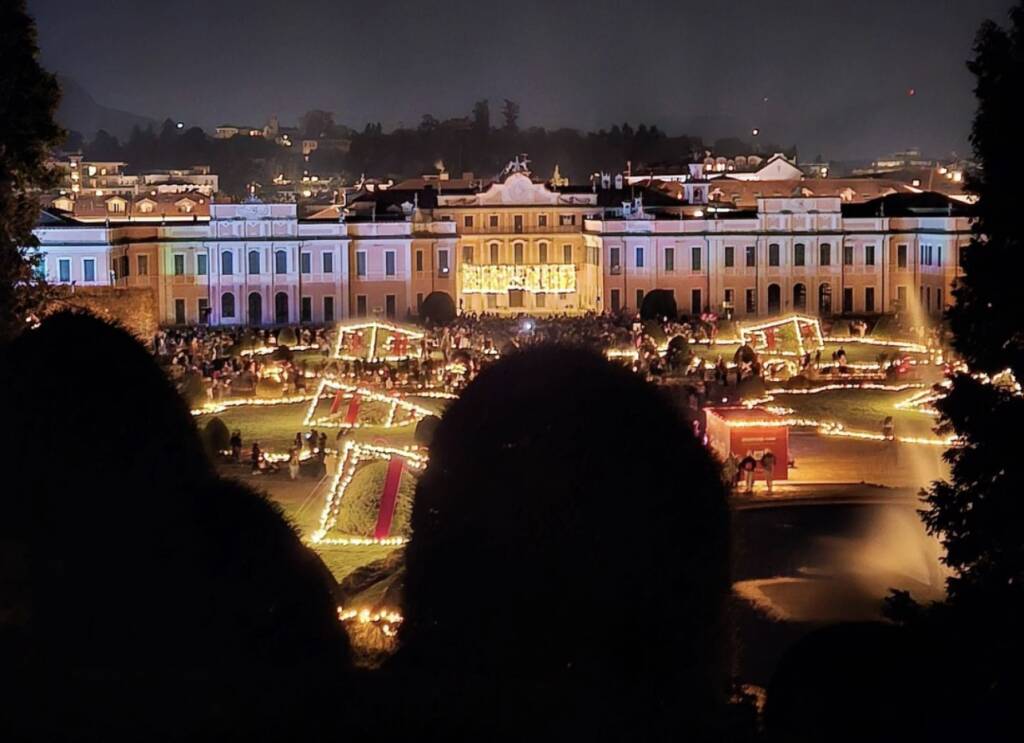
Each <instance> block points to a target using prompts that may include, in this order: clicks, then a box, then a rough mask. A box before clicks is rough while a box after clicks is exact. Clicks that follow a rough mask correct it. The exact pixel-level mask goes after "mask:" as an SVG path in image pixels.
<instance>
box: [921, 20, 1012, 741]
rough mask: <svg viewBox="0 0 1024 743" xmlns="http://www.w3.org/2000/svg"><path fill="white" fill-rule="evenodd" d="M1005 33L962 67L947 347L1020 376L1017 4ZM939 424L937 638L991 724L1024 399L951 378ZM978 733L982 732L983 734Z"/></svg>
mask: <svg viewBox="0 0 1024 743" xmlns="http://www.w3.org/2000/svg"><path fill="white" fill-rule="evenodd" d="M1010 21H1011V23H1010V26H1009V28H1002V27H1000V26H998V25H996V24H995V23H993V22H986V23H985V24H984V25H983V26H982V28H981V30H980V31H979V33H978V36H977V40H976V44H975V54H974V58H973V59H972V60H971V62H970V63H969V68H970V70H971V72H972V73H973V74H974V76H975V78H976V81H977V84H976V89H975V92H976V94H977V99H978V108H977V113H976V115H975V119H974V126H973V130H972V135H971V140H972V143H973V145H974V150H975V154H976V157H977V160H978V162H979V164H980V167H979V168H978V170H977V171H976V172H973V173H971V174H970V178H969V187H970V189H971V190H972V191H973V192H974V193H975V194H977V196H978V199H979V200H978V203H977V205H976V221H975V224H974V230H975V234H974V238H973V240H972V241H971V244H970V245H969V246H968V247H967V248H966V249H965V252H964V255H963V268H964V276H963V278H962V279H961V280H960V281H959V283H958V286H957V287H956V288H955V290H954V296H955V297H956V304H955V305H954V306H953V307H952V308H951V309H950V310H949V312H948V319H949V322H950V324H951V327H952V329H953V332H954V345H955V347H956V349H957V351H958V352H959V353H960V354H961V355H962V356H963V358H964V359H965V360H966V361H967V363H968V365H969V366H970V368H971V370H972V372H975V373H984V374H988V375H996V374H998V373H999V372H1003V371H1005V370H1007V369H1008V370H1010V371H1012V373H1013V374H1014V375H1015V377H1016V379H1017V380H1020V379H1024V376H1022V375H1024V322H1022V318H1024V301H1022V298H1021V293H1020V288H1019V281H1020V276H1021V275H1022V272H1024V212H1022V211H1021V209H1020V205H1019V200H1020V186H1019V178H1020V175H1019V174H1020V170H1021V166H1024V152H1022V151H1021V150H1020V148H1019V147H1018V146H1017V142H1016V140H1017V129H1018V118H1017V116H1016V100H1017V98H1018V97H1019V94H1020V91H1021V89H1022V87H1024V3H1019V4H1018V5H1017V6H1016V7H1015V8H1014V9H1013V10H1012V11H1011V15H1010ZM937 407H938V409H939V412H940V413H941V415H942V419H941V420H942V426H943V427H944V428H945V429H946V430H951V431H952V432H955V434H956V435H957V436H958V437H959V445H958V446H956V447H954V448H952V449H950V450H949V451H948V452H947V453H946V459H947V461H948V462H949V464H950V466H951V476H950V478H949V480H947V481H942V482H936V483H934V484H933V485H932V486H931V488H930V489H929V490H928V491H926V493H925V499H926V502H927V509H926V511H925V513H924V520H925V523H926V525H927V527H928V529H929V531H930V532H931V533H933V534H935V535H937V536H938V537H939V538H940V539H941V540H942V543H943V545H944V547H945V549H946V557H945V560H946V563H947V564H948V565H949V566H950V567H951V568H952V569H953V570H954V575H953V577H951V578H950V579H949V581H948V600H947V603H946V605H945V606H943V607H937V608H936V609H935V610H934V611H933V612H932V613H931V614H930V615H927V616H929V618H930V619H931V620H932V621H933V622H934V624H933V625H932V626H931V627H930V628H929V629H928V631H930V632H933V633H934V634H935V637H936V638H937V639H938V641H939V642H942V643H944V644H946V645H949V646H952V647H955V648H957V652H956V659H957V663H958V664H959V665H958V668H957V671H956V672H955V673H953V674H951V678H952V679H954V682H955V683H958V684H962V685H963V694H962V695H961V697H960V698H961V700H962V701H961V703H962V704H963V705H965V706H966V707H969V710H968V711H967V712H966V714H967V715H968V716H972V717H973V718H974V719H976V720H985V721H987V722H988V724H998V723H993V722H992V721H993V720H999V719H1000V715H1006V716H1007V719H1008V718H1009V717H1011V716H1013V713H1012V705H1013V704H1014V702H1013V701H1012V699H1013V694H1012V692H1011V689H1012V688H1014V686H1015V685H1017V684H1019V678H1018V677H1019V674H1020V667H1021V662H1022V661H1024V641H1022V639H1021V636H1020V627H1021V625H1022V624H1024V539H1022V538H1021V529H1022V527H1024V498H1022V497H1021V494H1022V493H1024V460H1022V459H1021V456H1020V446H1019V441H1020V422H1021V420H1024V399H1022V398H1021V396H1020V394H1019V392H1016V391H1015V390H1014V389H1013V388H1012V387H1011V386H1002V385H999V384H992V383H989V381H988V380H986V379H981V378H977V377H975V376H971V375H968V374H960V375H958V376H957V377H956V378H955V379H954V381H953V386H952V389H951V390H950V392H949V394H948V396H947V397H946V398H945V399H944V400H942V401H940V402H939V403H938V404H937ZM981 737H984V736H981Z"/></svg>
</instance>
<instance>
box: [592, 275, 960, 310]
mask: <svg viewBox="0 0 1024 743" xmlns="http://www.w3.org/2000/svg"><path fill="white" fill-rule="evenodd" d="M669 291H671V292H672V293H673V294H674V293H675V290H673V289H670V290H669ZM702 296H703V295H702V292H701V290H700V289H691V290H690V314H692V315H698V314H700V313H701V312H703V311H704V310H705V309H706V308H705V307H704V305H703V304H702V302H701V300H702ZM933 297H934V303H933ZM643 299H644V291H643V289H637V290H636V307H639V306H640V305H641V304H642V303H643ZM723 300H724V301H723V303H722V304H723V306H724V308H726V309H735V307H736V305H735V300H736V291H735V289H725V291H724V295H723ZM744 300H745V301H744V307H745V310H746V312H747V314H754V313H756V312H757V292H756V290H755V289H747V290H745V296H744ZM896 301H897V304H898V305H899V306H901V307H905V306H906V301H907V287H905V286H900V287H897V300H896ZM942 301H943V295H942V289H941V288H938V287H936V288H935V291H934V292H932V287H930V286H922V287H921V297H920V302H921V306H922V308H924V309H925V310H929V311H931V310H933V309H934V310H936V311H941V310H942V309H943V305H942ZM611 309H612V311H614V312H618V311H619V310H621V309H622V293H621V291H620V290H619V289H612V290H611ZM792 309H793V310H795V311H797V312H806V311H807V286H806V285H804V284H799V283H798V284H794V285H793V297H792ZM854 309H855V308H854V289H853V287H844V288H843V301H842V311H843V312H853V311H854ZM878 310H881V307H876V305H875V287H873V286H867V287H864V303H863V306H862V308H861V311H863V312H875V311H878ZM781 311H782V287H781V286H779V285H778V284H769V285H768V314H775V313H778V312H781ZM818 312H819V313H821V314H823V315H828V314H830V313H831V312H832V285H831V284H830V283H827V282H825V283H822V284H820V285H819V286H818Z"/></svg>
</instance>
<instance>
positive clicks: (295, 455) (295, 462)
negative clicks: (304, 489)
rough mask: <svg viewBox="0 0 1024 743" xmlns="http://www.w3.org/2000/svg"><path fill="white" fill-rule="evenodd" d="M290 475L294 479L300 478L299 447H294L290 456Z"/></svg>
mask: <svg viewBox="0 0 1024 743" xmlns="http://www.w3.org/2000/svg"><path fill="white" fill-rule="evenodd" d="M288 477H290V478H291V479H292V480H297V479H298V478H299V449H298V448H296V447H294V446H293V447H292V450H291V455H290V456H289V457H288Z"/></svg>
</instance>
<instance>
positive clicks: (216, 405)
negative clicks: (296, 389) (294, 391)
mask: <svg viewBox="0 0 1024 743" xmlns="http://www.w3.org/2000/svg"><path fill="white" fill-rule="evenodd" d="M318 394H319V392H317V394H313V395H293V396H291V397H239V398H236V399H232V400H219V401H218V402H209V403H206V404H205V405H203V406H202V407H199V408H194V409H192V410H190V411H189V412H190V413H192V415H209V414H211V413H221V412H223V411H225V410H227V409H228V408H242V407H247V406H252V407H271V406H274V405H295V404H297V403H300V402H309V401H310V400H314V401H316V400H318V397H317V395H318Z"/></svg>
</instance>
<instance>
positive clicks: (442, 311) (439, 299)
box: [420, 292, 455, 325]
mask: <svg viewBox="0 0 1024 743" xmlns="http://www.w3.org/2000/svg"><path fill="white" fill-rule="evenodd" d="M420 318H421V319H422V320H423V321H424V322H430V323H435V324H437V325H446V324H448V323H450V322H451V321H452V320H454V319H455V301H454V300H453V299H452V297H451V295H450V294H447V293H445V292H430V294H428V295H427V296H426V297H425V298H424V299H423V304H422V305H420Z"/></svg>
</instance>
